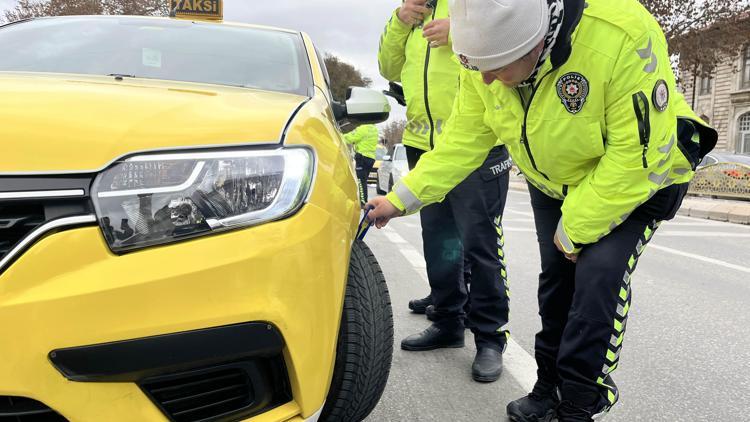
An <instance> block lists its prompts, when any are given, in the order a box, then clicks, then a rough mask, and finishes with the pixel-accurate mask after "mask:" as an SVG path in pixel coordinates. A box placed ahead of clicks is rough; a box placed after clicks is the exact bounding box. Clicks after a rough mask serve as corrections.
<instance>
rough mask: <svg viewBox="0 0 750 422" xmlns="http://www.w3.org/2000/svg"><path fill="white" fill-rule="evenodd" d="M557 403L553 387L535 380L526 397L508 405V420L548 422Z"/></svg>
mask: <svg viewBox="0 0 750 422" xmlns="http://www.w3.org/2000/svg"><path fill="white" fill-rule="evenodd" d="M559 403H560V400H559V399H558V398H557V388H556V387H555V385H554V384H553V383H550V382H546V381H544V380H537V381H536V384H534V389H533V390H532V391H531V393H529V395H528V396H526V397H521V398H520V399H518V400H514V401H512V402H510V403H508V407H507V411H508V418H509V419H510V420H511V421H512V422H550V421H551V420H552V418H553V417H555V409H556V408H557V406H558V404H559Z"/></svg>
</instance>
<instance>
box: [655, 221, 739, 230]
mask: <svg viewBox="0 0 750 422" xmlns="http://www.w3.org/2000/svg"><path fill="white" fill-rule="evenodd" d="M662 227H709V228H718V227H722V228H731V229H745V230H750V226H745V225H741V224H733V225H732V227H726V223H724V224H722V223H721V222H716V221H715V222H711V223H705V222H704V223H688V222H682V221H675V220H672V221H665V222H664V224H662Z"/></svg>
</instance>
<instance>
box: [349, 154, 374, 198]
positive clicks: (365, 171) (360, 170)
mask: <svg viewBox="0 0 750 422" xmlns="http://www.w3.org/2000/svg"><path fill="white" fill-rule="evenodd" d="M354 164H355V165H356V167H355V170H356V172H357V180H359V200H360V202H361V203H363V204H364V203H366V202H367V200H368V198H367V197H368V195H367V178H368V177H369V176H370V171H372V166H374V165H375V160H373V159H372V158H370V157H365V156H364V155H362V154H360V153H356V154H355V155H354Z"/></svg>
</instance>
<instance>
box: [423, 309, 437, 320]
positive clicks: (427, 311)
mask: <svg viewBox="0 0 750 422" xmlns="http://www.w3.org/2000/svg"><path fill="white" fill-rule="evenodd" d="M424 314H425V316H426V317H427V319H429V320H430V321H432V322H435V321H437V315H435V305H430V306H428V307H426V308H425V310H424Z"/></svg>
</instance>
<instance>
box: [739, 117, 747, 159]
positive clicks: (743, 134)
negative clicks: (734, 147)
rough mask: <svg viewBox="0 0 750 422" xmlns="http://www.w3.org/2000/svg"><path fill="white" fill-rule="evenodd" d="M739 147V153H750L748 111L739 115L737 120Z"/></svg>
mask: <svg viewBox="0 0 750 422" xmlns="http://www.w3.org/2000/svg"><path fill="white" fill-rule="evenodd" d="M738 123H739V128H740V130H739V132H740V147H739V152H740V153H741V154H750V113H745V114H743V115H742V116H740V120H739V122H738Z"/></svg>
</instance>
